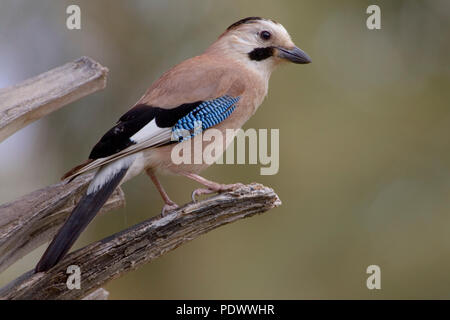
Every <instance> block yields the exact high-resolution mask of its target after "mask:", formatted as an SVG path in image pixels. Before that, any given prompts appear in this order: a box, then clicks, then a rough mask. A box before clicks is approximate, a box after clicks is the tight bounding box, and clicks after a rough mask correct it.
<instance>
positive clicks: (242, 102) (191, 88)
mask: <svg viewBox="0 0 450 320" xmlns="http://www.w3.org/2000/svg"><path fill="white" fill-rule="evenodd" d="M283 62H292V63H295V64H307V63H310V62H311V58H310V57H309V56H308V54H306V53H305V52H304V51H303V50H301V49H299V48H298V47H297V46H296V45H295V44H294V42H293V41H292V39H291V36H290V35H289V33H288V32H287V30H286V29H285V28H284V27H283V25H281V24H280V23H278V22H276V21H274V20H271V19H266V18H261V17H247V18H244V19H241V20H239V21H237V22H235V23H233V24H232V25H230V26H229V27H228V28H227V29H226V30H225V31H224V32H223V33H222V34H221V35H220V36H219V37H218V38H217V40H216V41H214V42H213V43H212V44H211V45H210V46H209V47H208V48H207V49H206V50H205V51H204V52H203V53H202V54H200V55H198V56H195V57H192V58H189V59H187V60H185V61H183V62H181V63H179V64H177V65H176V66H174V67H173V68H171V69H169V70H168V71H167V72H165V73H164V74H163V75H162V76H161V77H160V78H159V79H158V80H156V81H155V82H154V83H153V84H152V85H151V86H150V87H149V88H148V90H147V91H146V92H145V93H144V95H143V96H142V97H141V98H140V99H139V100H138V101H137V103H136V104H135V105H134V106H133V107H132V108H131V109H130V110H129V111H127V112H126V113H125V114H123V115H122V116H121V117H120V119H119V120H118V122H117V123H116V124H115V125H114V126H113V127H112V128H111V129H110V130H108V131H107V132H106V133H105V134H104V135H103V136H102V137H101V139H100V140H99V141H98V143H97V144H96V145H95V146H94V147H93V149H92V151H91V153H90V155H89V157H88V160H87V161H85V162H83V163H82V164H81V165H78V166H76V167H75V168H73V169H72V170H70V171H69V172H67V173H66V174H65V175H64V176H63V180H64V179H67V181H68V183H69V182H70V181H72V180H73V179H75V178H76V177H78V176H79V175H81V174H84V173H86V172H89V171H95V175H94V178H93V179H92V181H91V182H90V184H89V186H88V188H87V190H86V192H85V194H84V195H83V196H82V198H81V200H80V201H79V202H78V204H77V205H76V207H75V208H74V209H73V211H72V213H71V214H70V215H69V217H68V218H67V220H66V221H65V223H64V224H63V226H62V227H61V228H60V230H59V231H58V232H57V234H56V235H55V237H54V238H53V240H52V241H51V243H50V244H49V246H48V248H47V249H46V251H45V253H44V254H43V256H42V257H41V259H40V260H39V262H38V264H37V265H36V267H35V272H36V273H37V272H44V271H47V270H49V269H50V268H52V267H53V266H55V265H56V264H57V263H58V262H59V261H60V260H61V259H62V258H63V257H64V256H65V255H66V254H67V252H68V251H69V250H70V248H71V247H72V245H73V244H74V242H75V241H76V240H77V238H78V237H79V236H80V234H81V233H82V231H83V230H84V229H85V228H86V227H87V225H88V224H89V223H90V221H91V220H92V219H93V218H94V217H95V215H96V214H97V212H98V211H99V210H100V209H101V207H102V206H103V205H104V203H105V202H106V201H107V200H108V198H109V197H110V196H111V194H112V193H113V191H114V190H115V189H116V188H117V187H118V186H119V185H121V184H122V183H124V182H125V181H128V180H129V179H131V178H133V177H135V176H136V175H138V174H140V173H141V172H145V173H146V174H147V175H148V176H149V177H150V179H151V181H152V182H153V183H154V185H155V186H156V189H157V190H158V192H159V193H160V195H161V197H162V199H163V201H164V206H163V209H162V214H163V215H164V214H168V212H170V211H172V210H174V209H176V208H177V207H178V206H177V205H176V203H175V202H173V201H172V200H171V199H170V197H169V195H168V194H167V192H166V191H165V190H164V188H163V186H162V185H161V183H160V181H159V179H158V178H157V175H159V174H175V175H180V176H184V177H187V178H189V179H192V180H194V181H196V182H198V183H200V184H201V185H203V186H204V188H199V189H196V190H195V191H194V192H193V193H192V196H193V199H194V200H195V199H196V197H198V196H200V195H204V194H209V193H216V192H223V191H228V190H233V189H235V188H237V187H239V186H240V185H241V184H240V183H235V184H221V183H217V182H213V181H210V180H207V179H205V178H203V177H202V176H200V175H199V173H200V172H201V171H202V170H203V169H205V168H206V167H208V166H209V164H207V163H200V164H198V163H191V164H189V163H182V164H175V163H174V162H173V161H172V160H171V151H172V150H173V148H174V147H175V146H177V145H178V146H179V145H180V144H189V143H192V140H193V139H190V138H192V137H193V136H195V135H198V134H199V133H200V134H204V133H205V132H207V131H208V130H212V129H216V130H219V131H220V132H225V130H227V129H235V130H236V129H239V128H241V127H242V126H243V125H244V123H245V122H246V121H247V120H248V119H249V118H250V117H251V116H252V115H253V114H254V113H255V112H256V110H257V109H258V107H259V106H260V105H261V103H262V102H263V100H264V98H265V97H266V95H267V92H268V86H269V78H270V76H271V73H272V71H274V70H275V69H276V67H277V66H278V65H280V64H282V63H283ZM199 121H200V123H201V125H200V126H198V122H199ZM195 123H197V129H199V130H192V129H193V128H194V127H195V126H194V125H195ZM178 130H186V131H187V132H188V134H187V135H184V136H181V135H180V136H175V138H174V132H177V131H178ZM194 138H195V137H194ZM203 143H204V144H208V143H211V144H217V143H227V142H225V141H219V140H218V141H210V142H203ZM228 143H229V142H228ZM225 149H226V146H225V148H223V150H225ZM218 156H220V155H218Z"/></svg>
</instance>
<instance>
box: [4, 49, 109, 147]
mask: <svg viewBox="0 0 450 320" xmlns="http://www.w3.org/2000/svg"><path fill="white" fill-rule="evenodd" d="M107 73H108V69H107V68H105V67H103V66H102V65H100V64H99V63H98V62H95V61H94V60H92V59H91V58H88V57H82V58H80V59H78V60H76V61H74V62H70V63H67V64H65V65H63V66H60V67H57V68H55V69H52V70H50V71H47V72H45V73H42V74H40V75H38V76H36V77H34V78H31V79H28V80H25V81H24V82H22V83H20V84H18V85H15V86H12V87H9V88H4V89H0V142H1V141H3V140H4V139H6V138H7V137H8V136H10V135H11V134H13V133H14V132H16V131H17V130H19V129H21V128H23V127H25V126H26V125H28V124H30V123H31V122H33V121H35V120H37V119H39V118H42V117H43V116H45V115H47V114H49V113H51V112H53V111H55V110H57V109H59V108H61V107H62V106H64V105H66V104H68V103H70V102H72V101H75V100H77V99H80V98H81V97H84V96H86V95H88V94H91V93H93V92H95V91H97V90H100V89H103V88H104V87H105V86H106V76H107Z"/></svg>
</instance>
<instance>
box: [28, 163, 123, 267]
mask: <svg viewBox="0 0 450 320" xmlns="http://www.w3.org/2000/svg"><path fill="white" fill-rule="evenodd" d="M127 170H128V168H124V169H121V170H120V171H118V172H117V173H115V174H114V176H112V177H111V178H110V179H109V181H108V182H106V183H105V184H104V185H102V186H101V187H100V188H99V189H97V190H95V191H93V192H91V193H89V194H85V195H84V196H83V197H82V198H81V200H80V202H78V204H77V206H76V207H75V209H73V211H72V213H71V214H70V216H69V218H68V219H67V221H66V222H65V223H64V225H63V226H62V227H61V229H60V230H59V231H58V233H57V234H56V236H55V237H54V238H53V240H52V242H51V243H50V245H49V246H48V248H47V250H46V251H45V253H44V255H43V256H42V258H41V260H40V261H39V263H38V264H37V265H36V268H35V272H42V271H47V270H48V269H50V268H51V267H53V266H54V265H56V264H57V263H58V262H59V260H61V259H62V258H63V257H64V255H65V254H66V253H67V251H69V249H70V248H71V247H72V245H73V244H74V242H75V241H76V240H77V238H78V237H79V236H80V234H81V232H83V230H84V229H85V228H86V227H87V225H88V224H89V222H91V220H92V219H93V218H94V217H95V215H96V214H97V212H98V211H99V210H100V209H101V208H102V206H103V205H104V204H105V202H106V201H107V200H108V198H109V197H110V196H111V194H112V193H113V192H114V190H115V189H116V187H117V186H118V185H119V183H120V181H121V180H122V178H123V177H124V176H125V174H126V173H127ZM94 180H95V178H94ZM94 180H93V181H94Z"/></svg>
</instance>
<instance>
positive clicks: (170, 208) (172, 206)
mask: <svg viewBox="0 0 450 320" xmlns="http://www.w3.org/2000/svg"><path fill="white" fill-rule="evenodd" d="M178 208H179V206H178V205H177V204H176V203H174V202H172V203H166V204H165V205H164V207H163V208H162V211H161V214H162V215H163V216H165V215H166V214H167V213H169V212H170V211H173V210H175V209H178Z"/></svg>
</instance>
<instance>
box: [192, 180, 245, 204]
mask: <svg viewBox="0 0 450 320" xmlns="http://www.w3.org/2000/svg"><path fill="white" fill-rule="evenodd" d="M242 186H244V185H243V184H242V183H233V184H220V183H214V184H212V185H211V186H210V187H208V188H207V189H205V188H200V189H195V190H194V191H193V192H192V201H193V202H196V201H197V197H198V196H201V195H204V194H211V193H220V192H226V191H232V190H236V189H238V188H240V187H242Z"/></svg>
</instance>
